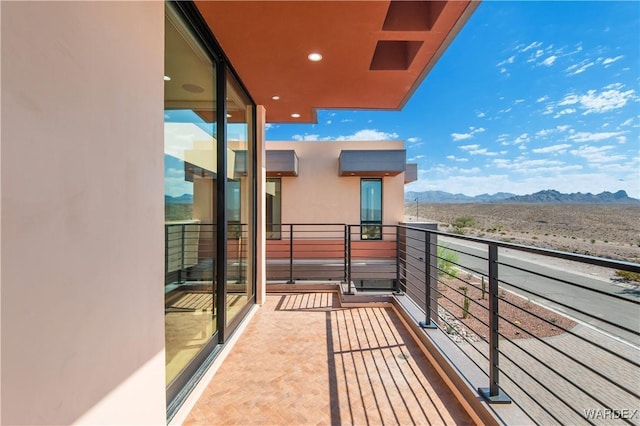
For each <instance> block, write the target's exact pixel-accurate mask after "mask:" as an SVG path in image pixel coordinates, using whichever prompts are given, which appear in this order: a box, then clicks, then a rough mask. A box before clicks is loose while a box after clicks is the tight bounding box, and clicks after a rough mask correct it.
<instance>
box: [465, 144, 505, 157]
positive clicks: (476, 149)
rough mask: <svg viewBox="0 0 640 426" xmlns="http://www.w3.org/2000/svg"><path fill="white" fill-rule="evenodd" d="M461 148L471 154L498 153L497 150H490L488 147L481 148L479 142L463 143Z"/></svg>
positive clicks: (491, 154)
mask: <svg viewBox="0 0 640 426" xmlns="http://www.w3.org/2000/svg"><path fill="white" fill-rule="evenodd" d="M459 148H460V149H462V150H463V151H467V152H468V153H469V154H470V155H487V156H496V155H498V153H497V152H492V151H489V150H488V149H486V148H480V145H478V144H473V145H463V146H460V147H459Z"/></svg>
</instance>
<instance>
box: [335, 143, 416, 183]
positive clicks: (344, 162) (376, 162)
mask: <svg viewBox="0 0 640 426" xmlns="http://www.w3.org/2000/svg"><path fill="white" fill-rule="evenodd" d="M406 153H407V152H406V150H404V149H385V150H364V149H363V150H360V149H358V150H342V151H341V152H340V159H339V162H340V176H366V177H383V176H397V175H398V174H400V173H402V172H404V171H405V168H406V164H405V161H406Z"/></svg>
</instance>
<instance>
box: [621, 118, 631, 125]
mask: <svg viewBox="0 0 640 426" xmlns="http://www.w3.org/2000/svg"><path fill="white" fill-rule="evenodd" d="M631 123H633V118H628V119H626V120H625V121H624V122H622V123H621V124H620V127H627V126H630V125H631Z"/></svg>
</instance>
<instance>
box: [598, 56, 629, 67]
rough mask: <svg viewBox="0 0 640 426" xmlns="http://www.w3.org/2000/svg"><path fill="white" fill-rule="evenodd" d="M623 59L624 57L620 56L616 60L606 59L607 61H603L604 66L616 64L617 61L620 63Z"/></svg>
mask: <svg viewBox="0 0 640 426" xmlns="http://www.w3.org/2000/svg"><path fill="white" fill-rule="evenodd" d="M622 58H624V55H619V56H616V57H615V58H605V60H604V61H602V65H609V64H612V63H614V62H616V61H619V60H620V59H622Z"/></svg>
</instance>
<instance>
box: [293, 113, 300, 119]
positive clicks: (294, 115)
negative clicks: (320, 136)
mask: <svg viewBox="0 0 640 426" xmlns="http://www.w3.org/2000/svg"><path fill="white" fill-rule="evenodd" d="M291 116H292V117H293V118H300V114H298V113H297V112H294V113H293V114H291Z"/></svg>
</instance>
